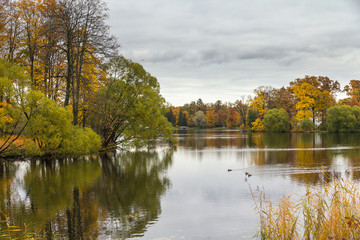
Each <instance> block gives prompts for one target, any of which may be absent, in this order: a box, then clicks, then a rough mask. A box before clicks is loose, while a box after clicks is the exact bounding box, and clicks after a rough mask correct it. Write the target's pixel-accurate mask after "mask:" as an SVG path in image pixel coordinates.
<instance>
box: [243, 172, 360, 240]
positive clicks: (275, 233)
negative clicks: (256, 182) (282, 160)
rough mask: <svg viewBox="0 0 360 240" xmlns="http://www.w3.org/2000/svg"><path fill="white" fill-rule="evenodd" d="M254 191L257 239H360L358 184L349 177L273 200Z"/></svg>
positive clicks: (359, 195) (359, 187)
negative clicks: (298, 194) (303, 192)
mask: <svg viewBox="0 0 360 240" xmlns="http://www.w3.org/2000/svg"><path fill="white" fill-rule="evenodd" d="M250 190H251V188H250ZM256 192H257V193H258V194H256V193H254V191H252V190H251V193H252V195H253V197H254V199H255V202H256V204H255V205H256V211H257V213H258V215H259V218H260V227H259V230H258V232H257V234H256V238H257V239H279V240H281V239H330V240H331V239H333V240H337V239H341V240H343V239H344V240H345V239H346V240H348V239H360V186H359V184H358V183H356V182H354V181H352V180H350V179H334V180H333V181H330V182H324V183H322V184H321V185H319V186H316V187H307V189H306V192H305V194H304V195H302V196H295V195H292V194H289V195H284V196H282V197H281V198H280V199H279V200H278V201H277V202H276V203H274V202H273V201H271V200H269V199H268V198H267V197H266V195H265V193H264V192H263V191H260V190H258V191H256ZM255 195H256V196H255Z"/></svg>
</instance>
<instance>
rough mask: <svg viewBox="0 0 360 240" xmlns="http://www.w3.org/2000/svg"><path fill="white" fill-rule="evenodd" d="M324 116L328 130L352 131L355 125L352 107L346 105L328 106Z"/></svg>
mask: <svg viewBox="0 0 360 240" xmlns="http://www.w3.org/2000/svg"><path fill="white" fill-rule="evenodd" d="M326 118H327V125H328V131H329V132H352V131H354V130H355V127H356V125H357V121H356V117H355V115H354V113H353V109H352V108H351V107H350V106H348V105H343V106H335V107H331V108H329V109H328V110H327V111H326Z"/></svg>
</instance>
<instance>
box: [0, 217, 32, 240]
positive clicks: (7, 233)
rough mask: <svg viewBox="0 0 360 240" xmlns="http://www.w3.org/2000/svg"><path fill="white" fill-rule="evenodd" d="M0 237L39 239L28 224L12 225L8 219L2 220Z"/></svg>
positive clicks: (24, 239) (27, 239) (20, 239)
mask: <svg viewBox="0 0 360 240" xmlns="http://www.w3.org/2000/svg"><path fill="white" fill-rule="evenodd" d="M0 239H8V240H32V239H39V238H38V237H37V236H36V234H33V233H30V232H29V231H28V230H27V228H26V226H24V227H18V226H11V225H9V223H8V222H7V221H6V220H2V221H0Z"/></svg>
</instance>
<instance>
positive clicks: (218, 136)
mask: <svg viewBox="0 0 360 240" xmlns="http://www.w3.org/2000/svg"><path fill="white" fill-rule="evenodd" d="M176 136H177V138H178V139H179V144H178V147H177V149H176V150H170V149H164V148H161V149H160V148H159V149H157V150H156V151H152V152H118V153H116V154H115V153H114V154H108V155H103V156H100V157H93V158H87V159H77V160H73V159H67V160H61V161H60V160H49V161H40V160H37V161H35V160H34V161H25V162H12V163H9V162H2V163H1V164H0V208H1V209H0V210H1V211H2V212H4V213H6V214H7V216H8V218H9V220H10V221H11V223H12V224H14V225H21V224H23V223H26V224H27V225H28V226H29V229H31V230H33V231H36V232H40V231H41V232H42V234H43V237H47V238H48V239H51V238H55V237H56V238H57V239H81V238H83V239H97V238H98V239H121V238H123V239H127V238H133V239H162V240H165V239H251V238H252V237H253V236H254V234H255V232H256V229H257V224H258V219H257V216H256V213H255V210H254V201H253V199H252V197H251V194H250V190H249V187H251V188H252V189H254V190H255V189H257V188H259V189H261V190H263V191H265V192H266V193H267V195H268V196H269V197H270V198H271V199H277V198H278V197H279V196H280V195H282V194H288V193H301V192H303V191H304V190H305V188H306V186H309V185H310V186H311V185H316V184H319V183H321V182H322V181H324V178H323V173H322V166H323V167H324V169H325V170H326V171H328V172H331V173H332V174H333V175H335V176H337V177H349V178H352V179H355V180H356V181H357V180H358V179H359V178H360V148H358V146H360V134H289V133H286V134H285V133H284V134H269V133H268V134H265V133H264V134H262V133H253V134H248V133H241V132H239V131H232V130H198V131H184V132H178V133H177V134H176ZM228 169H232V170H233V171H230V172H228ZM245 172H249V173H250V174H252V176H251V177H250V178H245ZM345 172H346V173H345Z"/></svg>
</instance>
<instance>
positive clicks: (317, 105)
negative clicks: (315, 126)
mask: <svg viewBox="0 0 360 240" xmlns="http://www.w3.org/2000/svg"><path fill="white" fill-rule="evenodd" d="M290 86H291V90H292V91H293V92H294V94H295V96H296V98H297V103H296V109H297V110H298V112H297V114H296V119H297V120H298V121H300V122H301V121H302V120H305V119H308V118H312V119H313V123H315V119H316V118H318V119H320V120H321V122H322V123H323V124H325V120H326V119H325V116H326V114H325V111H326V109H327V108H329V107H330V106H333V105H334V103H335V93H336V92H338V91H339V90H340V85H339V83H338V82H337V81H334V80H330V79H329V78H328V77H323V76H319V77H315V76H305V78H298V79H296V80H295V81H293V82H290Z"/></svg>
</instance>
